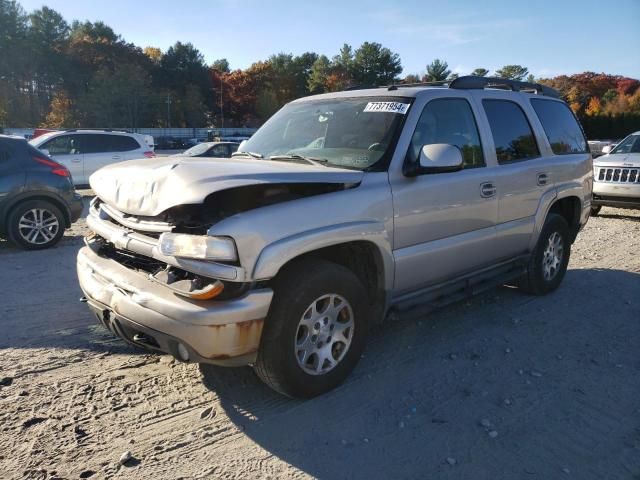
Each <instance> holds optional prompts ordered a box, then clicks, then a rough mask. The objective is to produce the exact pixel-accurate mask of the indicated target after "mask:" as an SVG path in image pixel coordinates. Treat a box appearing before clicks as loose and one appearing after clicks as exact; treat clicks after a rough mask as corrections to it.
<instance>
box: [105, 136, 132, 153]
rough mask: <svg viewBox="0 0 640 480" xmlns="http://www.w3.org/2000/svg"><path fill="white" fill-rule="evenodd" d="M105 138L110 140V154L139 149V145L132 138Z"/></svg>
mask: <svg viewBox="0 0 640 480" xmlns="http://www.w3.org/2000/svg"><path fill="white" fill-rule="evenodd" d="M106 136H108V137H109V139H110V140H111V144H112V150H111V151H112V152H129V151H131V150H137V149H138V148H140V145H139V144H138V142H137V141H136V140H135V139H134V138H133V137H125V136H124V135H106Z"/></svg>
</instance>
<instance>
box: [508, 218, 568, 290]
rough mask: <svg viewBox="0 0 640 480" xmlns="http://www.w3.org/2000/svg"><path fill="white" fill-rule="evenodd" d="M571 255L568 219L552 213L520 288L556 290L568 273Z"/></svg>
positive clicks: (546, 222) (519, 285) (545, 224)
mask: <svg viewBox="0 0 640 480" xmlns="http://www.w3.org/2000/svg"><path fill="white" fill-rule="evenodd" d="M570 256H571V236H570V234H569V226H568V225H567V221H566V220H565V219H564V217H562V216H560V215H557V214H555V213H551V214H549V216H548V217H547V219H546V221H545V223H544V226H543V227H542V231H541V232H540V237H539V238H538V243H537V244H536V247H535V249H534V250H533V253H532V254H531V258H530V259H529V265H528V268H527V273H526V274H525V275H524V276H523V277H522V278H521V279H520V282H519V283H518V287H519V288H520V289H521V290H522V291H524V292H526V293H530V294H532V295H546V294H547V293H550V292H553V291H554V290H555V289H556V288H558V286H559V285H560V282H562V279H563V278H564V275H565V273H566V272H567V266H568V265H569V257H570Z"/></svg>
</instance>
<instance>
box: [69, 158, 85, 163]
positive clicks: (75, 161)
mask: <svg viewBox="0 0 640 480" xmlns="http://www.w3.org/2000/svg"><path fill="white" fill-rule="evenodd" d="M71 161H72V162H73V163H80V162H81V161H82V159H81V158H79V157H73V158H72V159H71Z"/></svg>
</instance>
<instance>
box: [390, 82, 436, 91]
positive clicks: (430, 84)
mask: <svg viewBox="0 0 640 480" xmlns="http://www.w3.org/2000/svg"><path fill="white" fill-rule="evenodd" d="M448 84H449V80H440V81H437V82H416V83H394V84H393V85H385V86H382V87H380V88H386V89H388V90H396V89H398V88H411V87H443V86H445V85H448Z"/></svg>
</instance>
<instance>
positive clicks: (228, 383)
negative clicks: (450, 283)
mask: <svg viewBox="0 0 640 480" xmlns="http://www.w3.org/2000/svg"><path fill="white" fill-rule="evenodd" d="M85 231H86V227H85V226H84V222H83V221H82V220H81V221H80V222H79V223H78V224H77V225H76V226H74V228H73V229H72V230H70V231H69V232H67V235H66V237H65V239H64V240H63V242H62V243H61V244H60V246H59V247H57V248H55V249H53V250H49V251H42V252H31V253H27V252H21V251H18V250H16V249H14V248H13V247H11V246H10V245H8V244H7V243H6V242H0V265H2V268H1V269H0V285H1V286H2V293H0V319H1V320H0V352H1V355H0V472H1V473H0V476H1V477H2V478H37V479H52V478H118V479H142V478H154V479H165V478H166V479H177V478H224V479H231V478H234V479H235V478H238V479H245V478H306V477H320V478H328V479H333V478H367V479H372V478H438V479H439V478H446V479H463V478H464V479H485V478H486V479H502V478H505V479H520V478H532V479H536V478H537V479H544V480H548V479H556V478H560V479H562V478H576V479H635V480H637V479H640V401H639V400H638V399H639V398H640V354H639V352H640V295H639V294H640V255H638V252H639V251H640V212H638V211H631V210H616V209H609V208H605V209H603V210H602V215H601V216H600V217H598V218H593V219H591V220H590V222H589V224H588V225H587V227H586V228H585V230H584V231H583V232H582V233H581V235H580V236H579V239H578V241H577V243H576V244H575V245H574V249H573V253H572V259H571V263H570V270H569V272H568V273H567V276H566V278H565V281H564V283H563V285H562V286H561V287H560V289H559V290H558V291H557V292H555V293H554V294H552V295H549V296H547V297H544V298H535V297H529V296H526V295H523V294H520V293H519V292H517V291H515V290H514V289H509V288H506V287H504V288H500V289H497V290H494V291H491V292H489V293H488V294H485V295H483V296H480V297H476V298H474V299H472V300H470V301H468V302H462V303H458V304H456V305H453V306H450V307H449V308H447V309H445V310H442V311H439V312H435V313H433V314H431V315H429V317H426V318H423V319H420V320H417V321H409V320H407V319H404V320H405V321H397V322H391V323H388V324H385V325H384V326H382V327H380V328H378V329H377V330H375V331H374V332H373V333H372V335H371V337H370V343H369V346H368V348H367V350H366V353H365V356H364V358H363V359H362V360H361V362H360V363H359V365H358V367H357V369H356V371H355V372H354V373H353V374H352V375H351V377H350V378H349V379H348V381H347V382H346V383H345V385H343V386H342V387H341V388H339V389H337V390H335V391H333V392H331V393H329V394H327V395H325V396H322V397H320V398H317V399H314V400H310V401H306V402H300V401H293V400H289V399H286V398H283V397H281V396H279V395H277V394H276V393H274V392H272V391H271V390H269V389H268V388H267V387H265V386H264V385H263V384H262V383H261V382H260V381H259V380H258V379H257V378H256V377H255V375H254V374H253V372H252V370H251V369H249V368H243V369H222V368H214V367H199V366H198V365H185V364H181V363H177V362H176V361H174V360H173V359H171V357H168V356H156V355H148V354H145V353H144V352H142V351H139V350H136V349H134V348H132V347H129V346H127V345H126V344H124V343H123V342H121V341H119V340H117V339H115V338H113V337H112V336H111V335H110V334H109V332H107V331H106V330H105V329H103V328H102V327H101V326H99V325H98V324H96V322H95V321H94V319H93V317H92V316H91V315H90V314H89V312H88V310H87V308H86V307H85V306H84V305H82V304H80V303H79V302H78V298H79V297H80V295H81V293H80V290H79V288H78V285H77V281H76V277H75V258H74V257H75V254H76V251H77V249H78V248H79V246H80V245H81V236H82V234H83V233H84V232H85ZM401 320H402V319H401ZM121 459H122V463H123V464H121Z"/></svg>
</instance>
